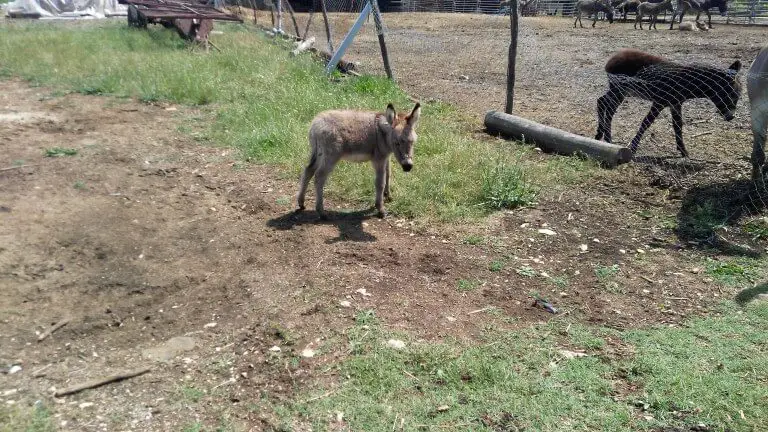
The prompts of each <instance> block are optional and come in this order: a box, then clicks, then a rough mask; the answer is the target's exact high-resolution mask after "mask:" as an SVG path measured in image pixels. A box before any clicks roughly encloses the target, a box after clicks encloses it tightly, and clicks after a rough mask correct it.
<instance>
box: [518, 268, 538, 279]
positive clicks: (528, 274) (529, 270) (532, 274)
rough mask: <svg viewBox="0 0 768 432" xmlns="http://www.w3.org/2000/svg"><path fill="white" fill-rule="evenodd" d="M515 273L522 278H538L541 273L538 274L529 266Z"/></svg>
mask: <svg viewBox="0 0 768 432" xmlns="http://www.w3.org/2000/svg"><path fill="white" fill-rule="evenodd" d="M515 272H517V274H519V275H520V276H525V277H536V276H538V275H539V272H537V271H536V270H535V269H533V268H532V267H529V266H522V267H520V268H519V269H517V270H515Z"/></svg>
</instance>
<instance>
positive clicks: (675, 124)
mask: <svg viewBox="0 0 768 432" xmlns="http://www.w3.org/2000/svg"><path fill="white" fill-rule="evenodd" d="M669 110H670V111H672V128H673V129H674V130H675V143H676V144H677V150H678V151H679V152H680V155H681V156H683V157H685V158H687V157H688V150H686V149H685V144H683V106H682V105H673V106H671V107H669Z"/></svg>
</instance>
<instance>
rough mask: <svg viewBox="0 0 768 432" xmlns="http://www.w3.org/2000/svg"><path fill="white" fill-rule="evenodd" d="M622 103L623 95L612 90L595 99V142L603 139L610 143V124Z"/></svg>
mask: <svg viewBox="0 0 768 432" xmlns="http://www.w3.org/2000/svg"><path fill="white" fill-rule="evenodd" d="M623 101H624V95H623V94H621V92H619V91H616V90H615V89H614V88H611V89H609V90H608V91H607V92H606V93H605V94H604V95H602V96H600V97H599V98H598V99H597V122H598V125H597V135H596V136H595V139H596V140H599V139H603V140H604V141H605V142H611V129H612V128H611V123H613V116H614V115H615V114H616V110H617V109H619V105H621V103H622V102H623Z"/></svg>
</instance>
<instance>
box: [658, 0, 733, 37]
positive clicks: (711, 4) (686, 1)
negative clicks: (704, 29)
mask: <svg viewBox="0 0 768 432" xmlns="http://www.w3.org/2000/svg"><path fill="white" fill-rule="evenodd" d="M712 8H717V9H718V11H720V15H721V16H725V14H726V13H728V0H677V6H676V7H675V11H674V12H672V20H670V22H669V29H670V30H672V27H674V25H675V15H677V14H680V20H679V21H678V22H683V15H685V13H686V12H688V11H691V12H696V22H698V21H699V17H700V16H701V13H702V12H704V13H706V14H707V25H708V26H709V28H712V14H711V13H709V10H710V9H712Z"/></svg>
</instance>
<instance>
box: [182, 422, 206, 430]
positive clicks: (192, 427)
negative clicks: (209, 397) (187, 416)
mask: <svg viewBox="0 0 768 432" xmlns="http://www.w3.org/2000/svg"><path fill="white" fill-rule="evenodd" d="M181 430H182V432H202V430H203V424H202V423H200V422H194V423H192V424H189V425H186V426H184V427H182V429H181Z"/></svg>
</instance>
